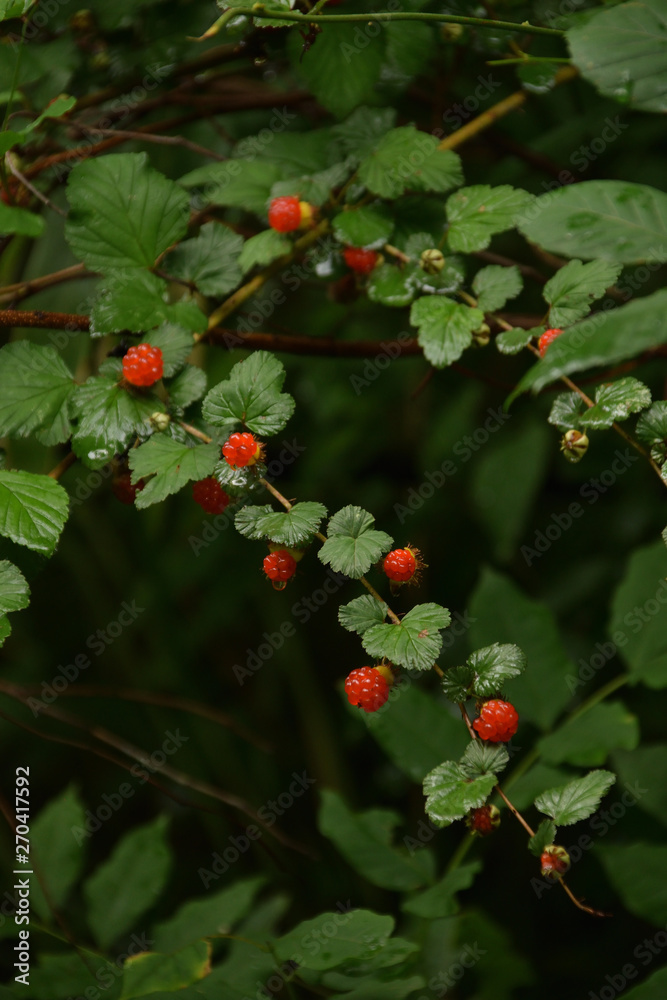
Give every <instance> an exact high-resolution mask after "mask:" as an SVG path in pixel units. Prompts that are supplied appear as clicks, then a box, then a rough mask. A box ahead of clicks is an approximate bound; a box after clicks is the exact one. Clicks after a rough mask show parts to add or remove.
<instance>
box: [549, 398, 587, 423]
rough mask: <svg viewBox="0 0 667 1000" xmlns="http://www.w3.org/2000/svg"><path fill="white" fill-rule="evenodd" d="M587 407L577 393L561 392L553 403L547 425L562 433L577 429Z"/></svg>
mask: <svg viewBox="0 0 667 1000" xmlns="http://www.w3.org/2000/svg"><path fill="white" fill-rule="evenodd" d="M586 410H587V407H586V404H585V403H584V401H583V399H582V398H581V396H580V395H579V393H578V392H562V393H561V394H560V395H559V396H556V398H555V399H554V401H553V405H552V407H551V413H550V414H549V423H550V424H553V425H554V426H555V427H560V429H561V430H562V431H567V430H570V428H574V429H577V428H578V427H579V424H580V421H581V418H582V416H583V414H584V413H585V412H586Z"/></svg>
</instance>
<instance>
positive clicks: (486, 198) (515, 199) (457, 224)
mask: <svg viewBox="0 0 667 1000" xmlns="http://www.w3.org/2000/svg"><path fill="white" fill-rule="evenodd" d="M533 200H534V198H533V195H532V194H528V192H527V191H521V190H519V189H518V188H517V189H515V188H513V187H510V186H509V184H502V185H501V186H500V187H495V188H492V187H490V186H489V185H488V184H477V185H475V186H474V187H467V188H461V189H460V191H457V192H456V194H453V195H450V197H449V198H448V199H447V206H446V207H447V218H448V219H449V229H448V230H447V242H448V244H449V246H450V248H451V249H452V250H459V251H461V252H463V253H474V252H475V251H477V250H485V249H486V247H488V245H489V243H490V242H491V237H492V236H494V235H495V234H496V233H502V232H503V231H504V230H505V229H511V228H512V226H514V225H515V223H516V220H517V218H518V217H519V216H520V215H521V214H522V213H524V212H525V211H526V210H527V208H528V206H529V205H531V204H532V202H533Z"/></svg>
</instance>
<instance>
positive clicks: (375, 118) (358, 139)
mask: <svg viewBox="0 0 667 1000" xmlns="http://www.w3.org/2000/svg"><path fill="white" fill-rule="evenodd" d="M396 115H397V112H396V109H395V108H357V109H356V111H353V112H352V114H351V115H350V116H349V118H346V119H345V121H344V122H340V123H339V124H338V125H334V126H333V128H332V130H331V131H332V132H333V134H334V135H335V136H336V138H337V139H338V141H339V142H340V144H341V146H342V148H343V152H344V153H345V154H346V155H347V156H353V157H354V158H355V160H356V162H357V163H360V162H361V161H362V160H363V159H364V158H365V157H366V156H367V155H368V154H369V153H371V152H372V151H373V150H374V149H375V147H376V146H377V145H378V143H379V142H380V140H381V139H382V137H383V136H384V135H385V134H386V133H387V132H388V131H389V130H390V129H391V128H393V127H394V124H395V122H396ZM336 218H338V216H336Z"/></svg>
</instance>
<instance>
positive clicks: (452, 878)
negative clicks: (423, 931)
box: [402, 861, 482, 920]
mask: <svg viewBox="0 0 667 1000" xmlns="http://www.w3.org/2000/svg"><path fill="white" fill-rule="evenodd" d="M481 867H482V863H481V861H471V862H469V863H468V864H467V865H460V866H459V867H458V868H455V869H454V871H452V872H449V874H448V875H445V876H444V878H442V879H440V881H439V882H437V883H436V884H435V885H433V886H431V887H430V889H426V890H425V891H424V892H420V893H419V894H418V895H417V896H412V897H411V898H410V899H407V900H406V901H405V902H404V903H403V906H402V909H403V910H405V912H406V913H414V915H415V916H416V917H424V918H425V919H426V920H437V919H438V918H441V917H452V916H454V914H455V913H458V910H459V906H458V902H457V900H456V895H455V894H456V893H457V892H460V891H461V889H469V888H470V886H471V885H472V884H473V882H474V881H475V876H476V875H477V873H478V872H479V871H480V869H481Z"/></svg>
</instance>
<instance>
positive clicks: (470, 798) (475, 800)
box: [424, 760, 497, 826]
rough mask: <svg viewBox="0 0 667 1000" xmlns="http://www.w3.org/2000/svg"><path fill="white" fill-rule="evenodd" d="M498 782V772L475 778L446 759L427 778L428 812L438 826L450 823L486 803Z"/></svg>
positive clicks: (425, 790) (425, 788) (425, 779)
mask: <svg viewBox="0 0 667 1000" xmlns="http://www.w3.org/2000/svg"><path fill="white" fill-rule="evenodd" d="M496 783H497V779H496V776H495V774H482V775H479V777H477V778H472V779H471V778H469V777H468V776H467V775H465V774H464V773H463V771H462V770H461V768H460V767H459V765H458V764H455V763H454V762H453V761H451V760H446V761H445V763H444V764H440V766H439V767H436V768H435V770H434V771H431V773H430V774H427V775H426V777H425V778H424V794H425V795H426V807H425V808H426V812H427V814H428V816H429V818H430V819H431V821H432V822H433V823H435V824H436V825H437V826H449V825H450V824H451V823H453V822H454V821H455V820H457V819H463V817H464V816H465V815H466V813H468V812H470V810H471V809H477V808H479V806H483V805H484V803H485V802H486V800H487V799H488V797H489V795H490V794H491V792H492V790H493V788H494V787H495V785H496Z"/></svg>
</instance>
